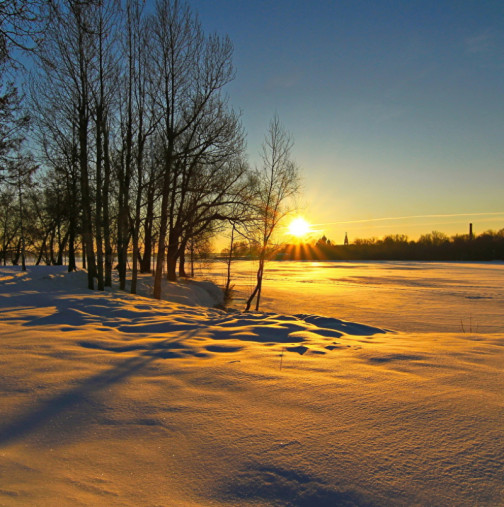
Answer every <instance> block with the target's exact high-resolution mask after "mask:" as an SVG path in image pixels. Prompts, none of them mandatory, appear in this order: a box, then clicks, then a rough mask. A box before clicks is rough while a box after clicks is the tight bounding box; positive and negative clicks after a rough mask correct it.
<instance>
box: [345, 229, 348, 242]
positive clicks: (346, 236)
mask: <svg viewBox="0 0 504 507" xmlns="http://www.w3.org/2000/svg"><path fill="white" fill-rule="evenodd" d="M345 245H348V234H347V233H346V232H345Z"/></svg>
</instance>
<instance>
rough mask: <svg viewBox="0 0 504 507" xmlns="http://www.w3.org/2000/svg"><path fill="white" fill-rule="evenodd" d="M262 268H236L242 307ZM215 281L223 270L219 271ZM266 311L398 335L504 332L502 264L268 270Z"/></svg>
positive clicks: (311, 265) (296, 265) (279, 265)
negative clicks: (323, 318)
mask: <svg viewBox="0 0 504 507" xmlns="http://www.w3.org/2000/svg"><path fill="white" fill-rule="evenodd" d="M255 268H256V263H255V262H252V261H241V262H235V263H233V267H232V273H233V283H234V284H235V289H236V294H235V300H234V302H233V305H234V306H235V307H236V308H243V307H244V303H243V301H244V299H245V298H246V296H247V295H248V294H250V291H251V287H252V286H253V284H254V269H255ZM207 272H208V274H209V276H210V277H213V278H214V279H215V280H222V278H223V277H224V272H225V267H224V264H222V263H213V264H212V265H210V266H209V268H208V269H207ZM261 309H262V310H264V311H274V312H280V313H289V314H296V313H316V314H319V315H326V316H330V317H337V318H340V319H344V320H351V321H353V322H364V323H368V324H371V325H376V326H379V327H385V328H388V329H394V330H398V331H444V332H470V331H480V332H484V333H491V332H502V331H504V263H446V262H445V263H442V262H270V263H268V264H267V266H266V274H265V281H264V285H263V298H262V302H261Z"/></svg>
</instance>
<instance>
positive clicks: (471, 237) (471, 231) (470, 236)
mask: <svg viewBox="0 0 504 507" xmlns="http://www.w3.org/2000/svg"><path fill="white" fill-rule="evenodd" d="M469 239H473V230H472V224H469Z"/></svg>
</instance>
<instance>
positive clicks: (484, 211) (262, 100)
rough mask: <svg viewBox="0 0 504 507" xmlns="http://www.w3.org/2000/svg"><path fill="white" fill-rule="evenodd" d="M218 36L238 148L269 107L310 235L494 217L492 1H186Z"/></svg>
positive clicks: (499, 141) (499, 130)
mask: <svg viewBox="0 0 504 507" xmlns="http://www.w3.org/2000/svg"><path fill="white" fill-rule="evenodd" d="M189 5H191V7H192V8H193V9H194V11H195V12H196V13H198V15H199V18H200V21H201V23H202V25H203V28H204V30H205V31H206V32H207V33H214V32H215V33H217V34H221V35H225V34H227V35H229V37H230V38H231V40H232V42H233V44H234V64H235V67H236V78H235V80H234V81H233V82H232V83H231V84H230V85H229V86H228V88H227V92H228V93H229V97H230V102H231V104H232V105H233V107H234V108H236V109H237V110H240V111H241V112H242V121H243V125H244V128H245V130H246V132H247V145H248V150H247V151H248V157H249V161H250V163H251V164H252V165H256V164H258V163H259V161H260V160H259V151H260V148H261V143H262V140H263V138H264V133H265V131H266V129H267V126H268V123H269V121H270V119H271V118H272V116H273V115H274V114H275V113H276V114H278V115H279V117H280V120H281V122H282V124H283V126H284V127H285V129H286V130H287V131H288V132H290V134H291V135H292V137H293V139H294V141H295V144H294V148H293V152H292V155H293V159H294V160H295V161H296V162H297V164H298V166H299V168H300V171H301V175H302V180H303V192H302V194H301V196H300V198H299V203H298V204H299V206H300V208H301V211H300V213H301V214H303V215H304V216H305V217H306V219H307V220H308V221H310V222H311V223H312V224H314V225H313V228H314V229H315V230H316V234H318V233H320V234H325V235H326V236H327V237H329V238H330V239H332V240H333V241H335V242H336V243H338V242H340V243H341V242H343V239H344V235H345V232H347V233H348V237H349V239H350V241H352V239H355V238H357V237H359V238H364V237H372V236H376V237H382V236H384V235H387V234H396V233H397V234H407V235H408V236H409V237H410V238H411V239H417V238H418V237H419V236H420V235H421V234H426V233H429V232H431V231H433V230H438V231H442V232H445V233H446V234H449V235H452V234H466V233H468V231H469V223H473V228H474V232H475V233H476V234H479V233H481V232H483V231H485V230H488V229H493V230H499V229H502V228H504V139H503V137H504V93H503V92H504V86H503V84H504V2H502V1H500V0H499V1H497V0H495V1H485V0H479V1H469V0H453V1H448V0H447V1H442V0H436V1H430V0H424V1H416V0H408V1H388V0H380V1H364V0H341V1H329V0H327V1H326V0H323V1H322V0H319V1H313V2H308V1H306V0H304V1H303V0H275V1H274V2H272V1H266V0H254V1H249V0H211V1H209V0H189Z"/></svg>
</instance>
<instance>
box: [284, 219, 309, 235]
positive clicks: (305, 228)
mask: <svg viewBox="0 0 504 507" xmlns="http://www.w3.org/2000/svg"><path fill="white" fill-rule="evenodd" d="M309 232H311V226H310V224H309V223H308V222H307V221H306V220H305V219H304V218H303V217H296V218H294V219H293V220H292V222H291V223H290V224H289V226H288V227H287V233H288V234H290V235H292V236H295V237H296V238H298V239H300V238H303V237H304V236H306V235H307V234H308V233H309Z"/></svg>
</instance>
